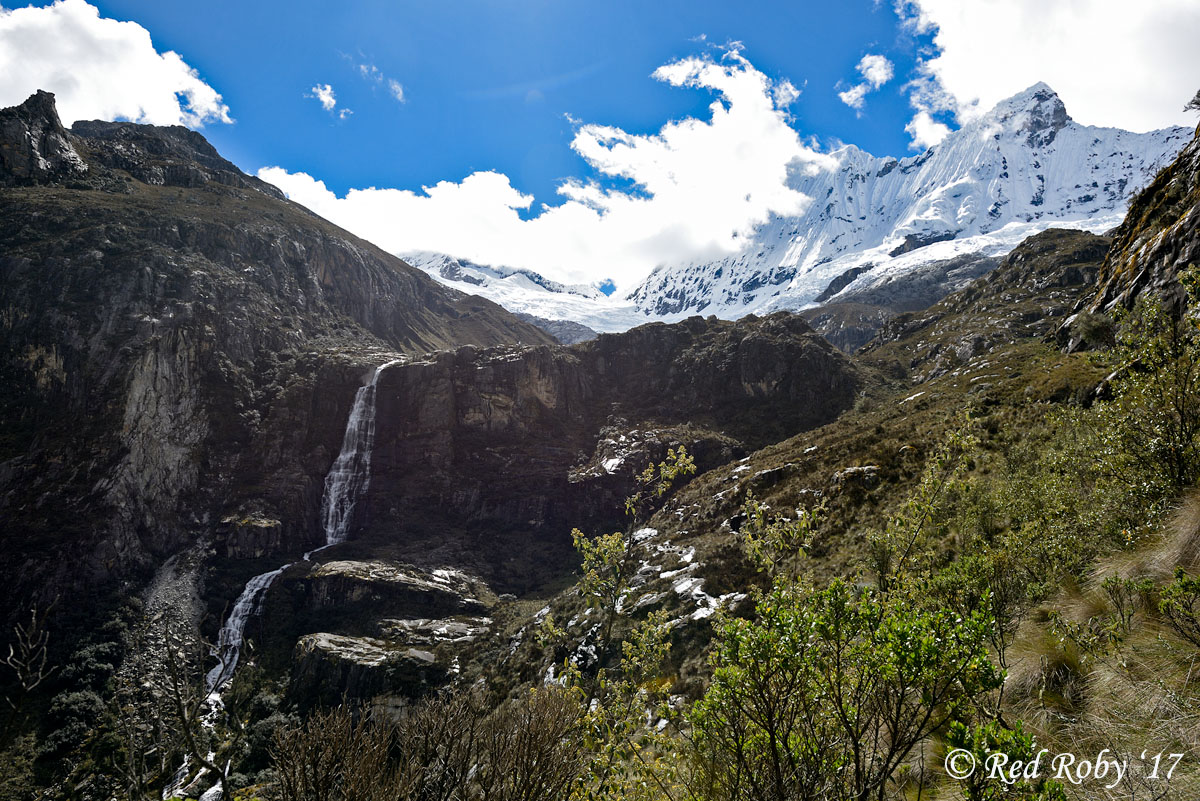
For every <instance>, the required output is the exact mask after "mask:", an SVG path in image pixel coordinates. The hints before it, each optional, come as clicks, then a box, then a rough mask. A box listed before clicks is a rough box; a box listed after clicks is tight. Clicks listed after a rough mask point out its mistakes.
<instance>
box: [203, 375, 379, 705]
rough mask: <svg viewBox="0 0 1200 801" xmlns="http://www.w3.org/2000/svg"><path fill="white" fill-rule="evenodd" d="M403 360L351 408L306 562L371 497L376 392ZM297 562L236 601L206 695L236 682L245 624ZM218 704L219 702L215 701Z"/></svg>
mask: <svg viewBox="0 0 1200 801" xmlns="http://www.w3.org/2000/svg"><path fill="white" fill-rule="evenodd" d="M399 361H400V359H396V360H394V361H390V362H387V363H385V364H381V365H379V366H378V367H376V368H375V369H374V371H372V373H371V378H370V379H369V380H368V381H367V383H366V384H364V385H363V386H361V387H359V388H358V391H357V392H356V393H355V394H354V405H353V406H351V407H350V419H349V420H347V421H346V433H345V434H344V435H343V436H342V451H341V453H339V454H338V458H337V460H336V461H335V462H334V463H333V467H331V468H330V469H329V474H328V475H326V476H325V493H324V495H323V496H322V498H321V526H322V528H323V530H324V532H325V544H324V545H322V546H321V547H320V548H316V549H314V550H312V551H309V552H308V553H306V554H304V560H305V561H308V559H309V558H310V557H311V556H312V555H313V554H314V553H316V552H317V551H322V550H324V549H326V548H328V547H329V546H330V545H337V544H338V543H341V542H345V541H346V534H347V533H348V529H349V527H350V523H351V520H352V518H353V514H354V506H355V504H356V503H357V502H358V499H359V498H360V497H362V494H363V493H364V492H366V491H367V485H368V484H369V483H370V481H371V448H372V447H373V446H374V444H375V391H376V385H377V384H378V383H379V375H380V373H382V372H383V371H384V370H386V369H387V368H389V367H391V366H392V365H393V364H397V363H398V362H399ZM294 564H295V562H289V563H288V564H286V565H284V566H283V567H280V568H278V569H276V570H272V571H270V572H267V573H261V574H259V575H257V576H255V577H254V578H252V579H250V581H249V582H247V583H246V588H245V589H244V590H242V594H241V595H240V596H238V599H237V602H236V603H234V605H233V611H231V612H230V613H229V618H228V619H227V620H226V621H225V625H224V626H222V627H221V634H220V636H219V637H218V639H217V647H216V649H215V651H214V656H216V657H217V658H218V659H219V661H218V662H217V665H216V667H214V668H213V669H212V670H210V671H209V672H208V676H207V677H206V680H205V685H206V689H207V691H208V694H209V695H210V697H211V696H213V695H214V694H215V693H216V692H217V691H218V690H220V689H221V688H222V687H223V686H224V685H225V683H226V682H228V681H229V679H231V678H232V677H233V671H234V670H235V669H236V668H237V663H238V657H239V655H240V654H241V650H242V636H243V634H244V633H245V631H246V622H247V621H248V620H249V619H250V618H251V617H252V616H253V615H255V614H257V613H258V612H259V611H261V609H262V601H263V598H264V596H266V594H267V590H268V589H270V587H271V584H273V583H274V582H275V579H277V578H279V577H280V576H281V575H282V574H283V571H285V570H287V569H288V568H289V567H291V566H292V565H294ZM217 702H218V703H219V699H218V700H217Z"/></svg>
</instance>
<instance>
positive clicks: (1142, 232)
mask: <svg viewBox="0 0 1200 801" xmlns="http://www.w3.org/2000/svg"><path fill="white" fill-rule="evenodd" d="M1198 231H1200V128H1198V129H1197V131H1196V137H1195V138H1193V139H1192V141H1191V142H1190V143H1189V144H1188V145H1187V146H1186V147H1184V149H1183V151H1182V152H1180V154H1179V156H1178V157H1177V158H1176V159H1175V161H1174V162H1172V163H1171V164H1170V165H1169V166H1168V167H1166V168H1165V169H1164V170H1163V171H1162V172H1160V173H1159V174H1158V176H1157V177H1156V178H1155V179H1154V181H1153V182H1152V183H1151V184H1150V185H1149V186H1147V187H1146V189H1145V190H1144V191H1142V192H1141V193H1140V194H1138V196H1137V197H1136V198H1134V200H1133V202H1132V203H1131V204H1130V206H1129V214H1128V215H1127V216H1126V218H1125V221H1124V222H1123V223H1122V224H1121V226H1120V228H1118V229H1117V231H1116V233H1115V239H1114V241H1113V246H1112V251H1111V252H1110V253H1109V254H1108V258H1107V259H1105V261H1104V268H1103V270H1102V271H1101V288H1100V293H1099V295H1098V296H1097V298H1096V301H1095V303H1094V304H1093V306H1094V307H1095V308H1097V309H1107V308H1111V307H1112V306H1113V305H1115V304H1121V305H1124V306H1130V305H1132V303H1133V301H1134V299H1135V298H1136V297H1137V296H1138V295H1139V294H1140V293H1141V292H1143V291H1144V290H1146V289H1150V290H1153V291H1155V292H1158V293H1159V294H1161V295H1165V296H1167V297H1168V298H1174V299H1176V300H1178V299H1180V298H1181V297H1182V294H1181V293H1182V288H1181V287H1180V286H1179V283H1178V281H1177V280H1176V279H1177V276H1178V275H1179V273H1180V272H1181V271H1182V270H1185V269H1188V268H1192V267H1195V266H1196V263H1197V262H1200V234H1198V233H1197V232H1198Z"/></svg>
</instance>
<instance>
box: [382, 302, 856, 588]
mask: <svg viewBox="0 0 1200 801" xmlns="http://www.w3.org/2000/svg"><path fill="white" fill-rule="evenodd" d="M860 384H861V378H860V376H859V374H858V373H857V371H855V370H854V369H853V368H852V367H851V366H850V365H849V363H848V362H847V361H846V360H845V358H844V357H843V356H842V355H841V354H840V353H838V352H837V351H836V350H834V349H833V348H832V347H831V346H830V345H829V344H828V343H826V342H825V341H823V340H822V339H821V338H820V337H819V336H817V335H816V334H815V333H814V332H813V331H812V330H811V328H809V327H808V325H807V324H805V323H804V321H803V320H802V319H801V318H800V317H798V316H796V315H792V314H787V313H780V314H775V315H771V316H770V317H767V318H761V319H759V318H753V317H748V318H744V319H743V320H740V321H738V322H736V323H729V322H724V321H718V320H716V319H715V318H710V319H708V320H704V319H701V318H699V317H696V318H692V319H691V320H688V321H685V322H684V323H679V324H676V325H664V324H661V323H655V324H651V325H647V326H642V327H640V328H636V329H634V330H632V331H629V332H626V333H624V334H616V335H607V334H606V335H602V336H600V337H599V338H598V339H596V340H594V341H592V342H588V343H584V344H582V345H577V346H574V347H572V348H561V347H560V348H546V347H539V348H532V349H523V350H513V349H489V350H482V349H476V348H461V349H459V350H458V351H456V352H445V353H440V354H437V355H436V356H434V357H431V358H429V359H426V360H423V361H419V362H413V363H409V364H403V365H397V366H396V367H393V368H390V369H388V370H387V371H385V372H384V373H383V375H382V376H381V377H380V380H379V390H378V400H377V403H378V410H377V419H376V441H375V451H374V455H373V457H372V479H371V485H370V490H369V493H368V497H367V502H366V504H365V510H364V519H363V520H361V521H360V525H361V527H362V528H361V529H360V531H361V536H362V537H364V538H365V539H368V540H371V541H377V542H381V543H388V544H389V545H390V546H391V547H398V548H400V549H401V554H402V556H403V558H405V559H410V560H414V561H418V562H421V561H426V562H428V563H430V564H434V563H436V562H437V561H438V560H440V561H441V562H442V563H450V564H455V565H460V566H463V567H465V568H469V569H471V570H473V571H475V572H477V573H479V574H480V575H482V576H483V577H484V578H486V579H487V580H488V581H490V582H493V586H494V587H495V589H496V590H497V591H518V592H519V591H522V590H525V589H528V588H529V586H531V585H532V584H536V583H538V582H539V581H545V580H546V579H548V578H550V577H551V576H552V575H553V573H552V572H550V571H552V570H555V569H559V570H561V569H562V567H563V566H564V565H567V564H569V561H570V559H571V548H570V538H569V536H568V533H569V531H570V530H571V528H572V527H573V526H579V527H581V528H584V529H585V530H592V531H600V530H604V528H605V527H608V526H612V527H621V526H622V525H624V520H623V519H622V516H621V509H622V500H623V498H624V497H625V496H626V495H628V494H629V493H630V492H631V491H632V490H633V488H634V484H633V481H632V476H633V474H634V472H635V471H640V470H641V469H642V468H643V467H644V466H645V465H646V464H648V463H650V462H653V461H657V460H659V459H661V458H662V457H663V455H664V454H665V450H666V448H667V447H668V446H669V445H672V444H684V445H686V446H687V447H688V449H689V450H690V451H691V452H693V453H694V454H696V456H697V460H698V464H699V466H700V469H701V470H704V469H707V468H709V467H714V466H716V465H718V464H722V463H725V462H727V461H729V460H730V459H732V458H734V457H735V456H737V455H740V454H741V453H743V452H745V451H746V450H747V449H748V448H756V447H761V446H762V445H764V444H766V443H768V442H772V441H775V440H777V439H782V438H784V437H786V436H788V435H790V434H792V433H795V432H798V431H801V430H805V429H808V428H811V427H814V426H816V425H820V424H822V423H825V422H828V421H830V420H832V419H834V418H835V417H836V416H837V415H838V414H839V413H840V412H841V411H843V410H844V409H846V408H848V407H849V406H850V405H851V404H852V403H853V401H854V398H855V396H856V393H857V390H858V388H859V386H860Z"/></svg>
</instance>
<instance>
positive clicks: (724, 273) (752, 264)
mask: <svg viewBox="0 0 1200 801" xmlns="http://www.w3.org/2000/svg"><path fill="white" fill-rule="evenodd" d="M1190 138H1191V131H1189V130H1187V129H1184V128H1170V129H1164V130H1161V131H1151V132H1149V133H1144V134H1139V133H1131V132H1129V131H1122V130H1117V129H1113V128H1093V127H1088V126H1083V125H1080V124H1079V123H1077V122H1075V121H1073V120H1072V119H1071V118H1070V116H1069V115H1068V114H1067V110H1066V107H1065V106H1064V105H1063V102H1062V100H1061V99H1060V98H1059V97H1058V95H1057V94H1055V93H1054V90H1053V89H1051V88H1050V87H1049V86H1047V85H1046V84H1044V83H1039V84H1035V85H1033V86H1031V87H1029V88H1028V89H1026V90H1025V91H1023V92H1020V93H1018V94H1016V95H1013V96H1012V97H1010V98H1008V99H1006V100H1004V101H1002V102H1000V103H998V104H997V105H996V107H995V108H993V109H992V110H991V111H989V112H988V113H987V114H984V115H982V116H981V117H979V118H978V119H976V120H974V121H973V122H971V123H970V124H968V125H965V126H964V127H962V128H961V129H959V130H957V131H954V132H952V133H951V134H949V135H948V136H946V137H945V139H943V140H942V141H941V142H940V143H939V144H938V145H937V146H936V147H933V148H930V149H929V150H926V151H925V152H924V153H921V154H919V155H916V156H910V157H907V158H904V159H901V160H897V159H894V158H876V157H874V156H872V155H871V154H869V153H866V152H864V151H862V150H860V149H859V148H857V147H854V146H852V145H850V146H846V147H843V148H841V149H839V150H838V151H836V152H835V153H833V154H832V155H833V156H834V157H835V158H836V159H837V161H838V166H837V167H836V168H835V169H833V170H829V171H825V172H821V173H819V174H816V175H804V176H798V177H797V179H796V180H795V181H794V183H793V188H794V189H796V190H797V191H800V192H802V193H804V194H805V195H807V196H808V197H810V198H812V199H813V202H812V203H811V204H810V206H809V208H808V209H807V210H806V211H805V213H804V214H802V215H800V216H797V217H787V218H776V219H773V220H771V221H770V222H768V223H767V224H765V225H764V226H762V227H761V228H760V229H759V230H758V231H756V232H755V234H754V236H753V237H752V238H750V240H749V242H748V243H747V245H746V247H745V248H744V249H743V250H742V251H741V252H739V253H736V254H733V255H730V256H726V257H723V258H720V259H716V260H713V261H705V262H689V263H676V264H669V265H666V266H665V267H663V268H662V269H659V270H657V271H655V272H654V273H653V274H652V275H650V276H649V277H648V278H647V279H646V280H645V281H644V282H643V283H642V284H641V285H640V286H639V287H637V288H636V289H634V290H633V292H631V293H630V295H629V299H630V300H631V301H633V303H635V304H636V305H637V306H638V308H640V309H641V310H642V311H643V312H644V313H646V314H647V315H649V316H650V317H653V318H659V319H662V318H668V319H669V318H671V317H672V316H678V315H685V314H688V313H691V314H695V313H704V314H716V315H717V316H719V317H728V318H737V317H740V316H742V315H745V314H749V313H754V314H764V313H769V312H771V311H774V310H777V309H804V308H807V307H808V306H811V305H812V304H813V303H816V302H818V300H817V299H818V298H821V299H822V301H820V302H824V301H825V300H828V299H833V300H841V299H847V298H849V297H851V296H853V295H854V294H855V293H857V292H861V291H863V290H866V289H869V288H871V287H874V286H878V285H880V284H883V283H888V284H891V285H893V286H898V284H897V283H896V281H897V279H899V278H902V277H903V276H904V275H908V274H911V273H912V271H914V270H917V269H919V268H921V267H922V266H923V265H928V264H930V263H931V262H935V261H945V260H951V259H955V258H958V257H961V256H964V255H967V254H972V255H973V256H975V257H988V258H990V257H995V256H1000V255H1003V254H1005V253H1007V252H1008V251H1009V250H1011V249H1012V248H1013V247H1015V246H1016V245H1017V243H1019V242H1020V241H1021V240H1022V239H1024V238H1026V237H1027V236H1030V235H1032V234H1035V233H1038V232H1040V231H1043V230H1045V229H1047V228H1050V227H1053V226H1064V225H1065V226H1067V227H1072V228H1082V229H1086V230H1091V231H1095V232H1098V231H1104V230H1107V229H1109V228H1112V227H1114V226H1115V225H1117V224H1118V223H1119V222H1120V221H1121V219H1122V217H1123V216H1124V213H1125V209H1126V207H1127V206H1128V203H1129V200H1130V198H1131V197H1132V195H1133V193H1134V192H1136V191H1137V190H1138V189H1139V188H1140V187H1142V186H1145V185H1146V184H1147V183H1149V181H1150V180H1151V178H1153V176H1154V175H1155V174H1156V173H1157V171H1158V170H1159V169H1160V168H1161V167H1163V166H1165V165H1166V164H1167V163H1168V162H1169V161H1170V159H1171V158H1173V157H1174V155H1175V153H1177V152H1178V151H1179V149H1180V148H1182V147H1183V145H1184V144H1185V143H1186V142H1187V141H1188V140H1189V139H1190ZM835 289H836V291H833V290H835Z"/></svg>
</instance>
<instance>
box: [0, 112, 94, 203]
mask: <svg viewBox="0 0 1200 801" xmlns="http://www.w3.org/2000/svg"><path fill="white" fill-rule="evenodd" d="M87 171H88V167H87V164H85V163H84V161H83V159H82V158H80V156H79V153H77V152H76V151H75V148H74V146H73V145H72V143H71V137H70V136H69V135H68V134H67V132H66V130H65V129H64V128H63V125H62V121H61V120H60V119H59V118H58V110H57V109H56V108H55V107H54V95H52V94H50V93H49V92H37V93H36V94H34V95H33V96H31V97H30V98H29V99H28V100H26V101H25V102H24V103H22V104H21V105H19V106H15V107H13V108H6V109H0V186H14V185H21V184H34V183H44V182H47V181H52V180H64V179H71V178H76V177H79V176H81V175H84V174H85V173H87Z"/></svg>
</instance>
